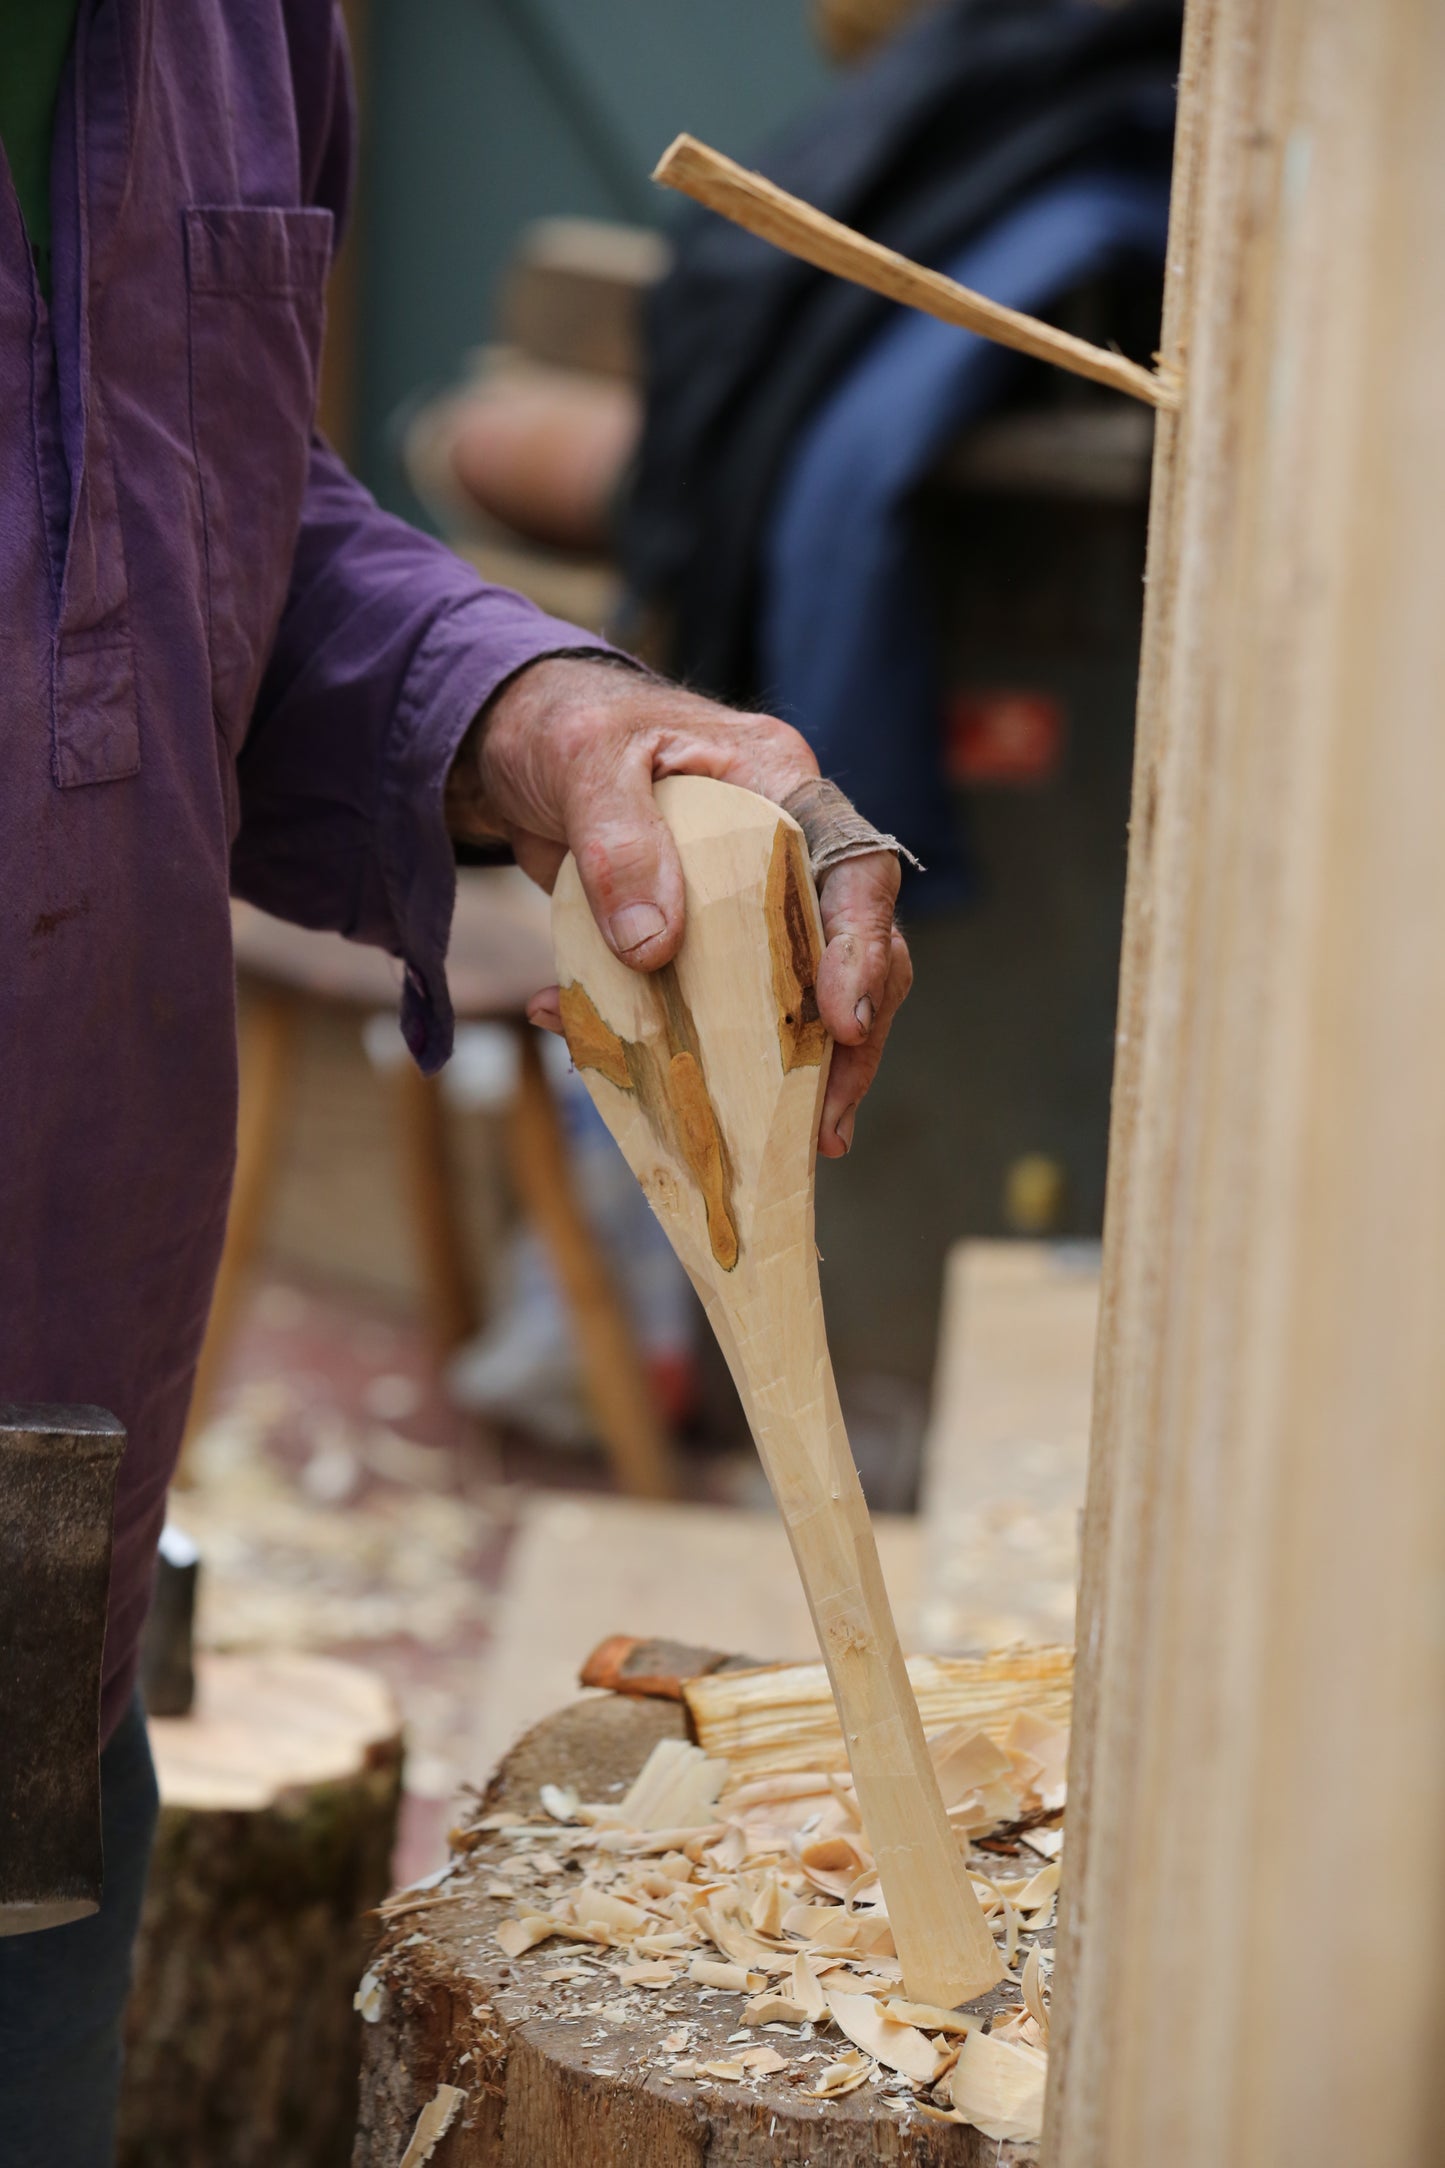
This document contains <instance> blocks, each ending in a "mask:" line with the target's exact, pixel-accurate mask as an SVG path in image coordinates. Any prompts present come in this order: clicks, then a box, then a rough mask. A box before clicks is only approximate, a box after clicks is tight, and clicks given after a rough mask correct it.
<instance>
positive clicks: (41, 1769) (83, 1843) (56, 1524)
mask: <svg viewBox="0 0 1445 2168" xmlns="http://www.w3.org/2000/svg"><path fill="white" fill-rule="evenodd" d="M124 1450H125V1432H124V1430H123V1429H122V1428H121V1426H120V1424H119V1423H118V1422H117V1421H116V1419H115V1417H114V1416H113V1415H108V1414H107V1413H106V1411H105V1409H104V1408H54V1407H12V1406H6V1405H4V1404H0V1935H21V1934H29V1933H33V1932H34V1931H35V1930H36V1929H38V1928H42V1927H60V1926H63V1925H64V1924H65V1923H66V1922H67V1921H69V1920H78V1919H83V1918H84V1917H85V1915H86V1914H87V1913H90V1912H94V1911H95V1910H96V1909H97V1907H98V1906H99V1903H100V1890H101V1870H102V1858H101V1840H100V1670H101V1657H102V1654H103V1652H104V1648H105V1611H106V1599H107V1596H108V1594H109V1589H110V1550H111V1512H112V1502H113V1498H114V1492H115V1477H116V1470H117V1468H118V1467H119V1465H120V1457H121V1454H122V1452H123V1451H124Z"/></svg>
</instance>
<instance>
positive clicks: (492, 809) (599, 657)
mask: <svg viewBox="0 0 1445 2168" xmlns="http://www.w3.org/2000/svg"><path fill="white" fill-rule="evenodd" d="M598 669H601V670H606V671H608V672H614V671H616V670H619V669H621V670H626V671H628V672H630V673H632V674H634V675H640V676H644V677H646V676H649V675H650V672H648V671H646V670H645V669H644V668H643V666H642V664H641V663H637V662H634V661H633V660H632V657H631V656H630V655H623V654H620V653H618V651H617V650H616V649H614V648H562V649H558V650H554V652H553V653H551V654H549V655H539V656H537V657H536V658H535V660H533V661H531V662H526V663H523V665H522V667H521V668H520V670H514V671H513V673H512V675H511V676H510V677H509V678H507V679H506V680H505V681H504V682H503V683H502V684H501V685H499V686H498V687H497V689H496V691H495V692H494V693H493V694H492V696H491V698H490V700H488V701H487V703H486V705H485V707H483V708H481V709H480V710H479V711H478V713H477V714H476V715H475V716H474V717H473V718H472V721H471V724H470V725H469V727H468V729H467V733H466V736H465V737H464V738H463V739H462V742H461V744H460V746H459V747H458V748H457V752H456V755H455V757H454V759H453V761H452V764H451V767H450V768H449V769H448V771H447V780H446V790H445V796H444V817H445V820H446V826H447V833H448V834H449V835H450V836H451V837H452V838H453V840H454V841H456V842H458V843H488V842H494V841H496V840H497V839H498V838H499V837H502V838H504V837H505V836H506V834H507V832H508V831H507V823H506V821H505V820H504V819H503V817H502V815H501V814H500V812H499V811H498V809H497V806H496V804H495V802H494V799H493V795H492V793H491V791H490V790H489V788H488V780H487V766H488V763H487V759H486V748H487V740H488V738H489V737H490V736H491V735H492V734H493V733H494V732H496V731H497V730H498V729H499V728H503V729H504V730H505V731H506V732H507V733H510V732H511V731H512V730H513V729H514V728H515V729H517V730H520V731H522V732H524V733H525V732H526V731H528V730H530V729H531V728H533V727H534V726H535V724H536V723H537V722H538V721H539V720H540V719H541V718H543V717H544V716H545V715H547V714H548V713H549V712H550V711H551V710H552V709H554V708H555V706H556V705H557V703H558V702H559V701H565V700H566V699H567V697H568V695H569V693H570V694H573V695H575V694H576V693H577V691H578V681H579V679H580V680H581V682H582V684H583V685H585V684H586V680H587V677H588V676H590V675H591V674H592V672H593V671H594V670H598Z"/></svg>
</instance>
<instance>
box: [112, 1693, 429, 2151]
mask: <svg viewBox="0 0 1445 2168" xmlns="http://www.w3.org/2000/svg"><path fill="white" fill-rule="evenodd" d="M150 1731H151V1745H152V1749H153V1751H154V1754H155V1758H156V1767H157V1773H158V1776H159V1779H160V1792H161V1820H160V1828H159V1831H158V1834H157V1839H156V1849H155V1856H154V1859H153V1862H152V1866H151V1878H150V1886H149V1890H148V1893H147V1897H146V1906H145V1914H144V1918H143V1921H142V1925H141V1935H140V1943H139V1947H138V1950H137V1955H136V1969H135V1982H134V1986H133V1989H132V1993H131V2000H130V2006H129V2011H128V2015H127V2025H126V2067H125V2081H124V2090H123V2095H122V2101H121V2119H120V2140H119V2149H118V2156H117V2157H118V2163H119V2168H341V2164H342V2163H344V2162H345V2161H347V2160H348V2159H349V2157H350V2149H351V2141H352V2135H353V2132H354V2129H355V2121H356V2083H357V2065H358V2056H359V2038H358V2034H359V2030H360V2028H359V2025H358V2021H357V2019H356V2017H355V2014H354V2012H353V2008H352V1998H353V1996H354V1994H355V1991H356V1983H357V1980H358V1979H359V1977H360V1975H361V1972H362V1970H363V1968H364V1965H365V1962H366V1951H367V1948H368V1945H369V1942H370V1940H371V1930H370V1929H369V1928H368V1927H367V1925H366V1924H365V1921H364V1917H363V1915H364V1914H365V1913H366V1912H367V1911H368V1910H370V1909H371V1908H372V1907H373V1906H375V1905H376V1904H377V1903H379V1902H380V1900H381V1898H382V1897H383V1896H384V1895H385V1893H386V1890H387V1887H388V1883H389V1866H390V1859H391V1851H392V1845H393V1842H394V1839H395V1834H396V1818H397V1810H398V1805H399V1801H400V1792H401V1738H400V1724H399V1719H398V1715H397V1711H396V1706H395V1704H394V1702H393V1700H392V1697H391V1694H390V1692H389V1690H388V1689H387V1688H386V1687H385V1686H384V1685H383V1684H382V1682H381V1681H380V1680H378V1679H376V1678H374V1677H373V1676H372V1675H371V1674H370V1673H369V1672H366V1671H362V1670H359V1669H357V1668H356V1667H355V1666H353V1665H350V1664H342V1663H336V1662H333V1661H330V1660H328V1659H326V1658H322V1657H314V1656H294V1655H287V1654H276V1655H258V1656H225V1655H210V1656H202V1657H200V1658H199V1659H198V1661H197V1696H196V1706H195V1711H194V1713H193V1714H192V1715H190V1716H188V1717H178V1718H173V1719H172V1718H166V1719H160V1718H154V1719H152V1722H151V1727H150Z"/></svg>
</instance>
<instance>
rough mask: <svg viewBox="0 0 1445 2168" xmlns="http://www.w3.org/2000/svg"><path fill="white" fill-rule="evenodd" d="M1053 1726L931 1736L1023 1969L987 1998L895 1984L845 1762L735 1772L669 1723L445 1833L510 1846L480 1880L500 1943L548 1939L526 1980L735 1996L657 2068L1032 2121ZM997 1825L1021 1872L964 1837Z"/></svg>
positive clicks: (1055, 1857) (523, 1949)
mask: <svg viewBox="0 0 1445 2168" xmlns="http://www.w3.org/2000/svg"><path fill="white" fill-rule="evenodd" d="M1067 1745H1068V1734H1067V1731H1066V1730H1064V1729H1063V1728H1062V1727H1060V1726H1057V1725H1052V1724H1049V1723H1047V1722H1046V1721H1044V1720H1043V1719H1041V1718H1040V1717H1038V1716H1036V1715H1034V1714H1033V1713H1032V1712H1028V1711H1025V1712H1021V1713H1020V1714H1019V1716H1018V1717H1017V1718H1016V1719H1015V1720H1014V1722H1013V1724H1012V1725H1011V1726H1010V1728H1009V1730H1008V1732H1007V1733H1006V1734H1005V1735H1004V1737H1003V1739H1002V1740H1001V1741H1000V1742H998V1743H995V1741H993V1740H991V1739H990V1738H989V1737H988V1736H987V1735H986V1734H984V1733H982V1732H977V1731H971V1730H969V1729H967V1728H966V1727H964V1726H955V1727H953V1728H952V1729H950V1730H948V1731H945V1732H943V1733H940V1734H938V1735H937V1736H936V1737H935V1738H934V1739H932V1740H931V1741H930V1751H931V1753H932V1757H933V1760H934V1764H935V1767H936V1768H937V1770H938V1774H939V1780H940V1785H941V1788H942V1791H943V1796H944V1803H945V1806H946V1807H947V1809H948V1812H949V1818H950V1821H951V1822H952V1823H953V1826H954V1827H955V1829H956V1830H957V1831H958V1833H959V1837H960V1842H961V1843H962V1844H963V1846H964V1848H965V1854H966V1858H967V1864H968V1870H969V1873H970V1877H971V1879H972V1882H973V1886H974V1889H975V1891H976V1892H977V1894H978V1897H979V1900H980V1903H981V1904H982V1905H983V1908H984V1911H985V1914H986V1915H987V1916H988V1917H989V1919H990V1921H991V1922H992V1924H993V1926H994V1930H995V1933H996V1935H997V1936H998V1939H999V1941H1000V1945H1001V1949H1002V1954H1003V1956H1004V1959H1005V1962H1006V1964H1007V1966H1008V1968H1009V1975H1010V1979H1011V1980H1016V1984H1017V1991H1018V2001H1017V2003H1015V2004H1011V2005H1008V2006H1006V2007H1004V2008H1002V2009H995V2010H993V2011H991V2012H990V2014H989V2015H988V2016H980V2015H978V2014H977V2013H976V2012H974V2013H971V2012H969V2011H949V2010H942V2009H938V2008H935V2007H933V2006H932V2005H927V2004H920V2003H916V2002H912V2001H910V2000H909V1999H908V1998H907V1997H906V1995H905V1994H904V1990H903V1983H902V1970H901V1967H900V1965H899V1963H898V1958H897V1953H896V1950H895V1948H894V1943H893V1937H892V1932H891V1929H890V1928H889V1925H888V1919H887V1914H886V1911H885V1909H884V1905H883V1898H882V1891H881V1888H880V1886H879V1883H878V1877H877V1872H876V1868H875V1865H874V1862H873V1858H872V1855H871V1853H870V1851H869V1849H868V1842H867V1835H866V1832H865V1831H864V1829H863V1827H862V1823H861V1819H860V1816H859V1813H858V1809H857V1804H856V1800H855V1797H854V1793H853V1787H852V1784H851V1782H850V1781H849V1780H848V1778H847V1777H846V1776H844V1775H839V1774H837V1773H834V1772H831V1771H828V1772H817V1773H808V1772H800V1771H791V1772H788V1773H786V1774H779V1775H777V1776H774V1777H771V1778H770V1777H766V1776H762V1777H753V1778H750V1779H749V1780H747V1781H745V1782H741V1783H732V1782H730V1780H729V1778H730V1773H729V1769H728V1765H727V1763H726V1762H724V1761H720V1760H717V1759H715V1758H711V1757H709V1756H707V1755H706V1754H704V1753H703V1752H702V1751H701V1749H699V1748H697V1747H693V1746H689V1745H687V1744H685V1743H684V1742H681V1741H676V1740H667V1741H663V1742H661V1743H660V1744H659V1745H658V1746H656V1747H655V1748H654V1750H653V1752H652V1754H651V1755H650V1756H649V1759H648V1761H647V1763H646V1765H645V1766H644V1768H643V1769H642V1771H641V1772H640V1774H639V1775H638V1777H637V1779H636V1781H635V1782H634V1783H633V1785H632V1786H631V1788H630V1790H629V1791H628V1792H627V1793H626V1794H625V1796H624V1797H623V1798H622V1799H621V1800H620V1801H618V1802H616V1803H615V1804H589V1803H587V1802H584V1801H582V1800H581V1799H579V1798H578V1796H577V1795H576V1793H575V1792H572V1791H568V1790H562V1789H559V1788H558V1787H556V1786H553V1785H543V1786H542V1788H541V1793H540V1798H539V1809H540V1811H539V1813H538V1814H537V1815H535V1816H524V1815H521V1814H511V1813H509V1814H495V1815H489V1816H485V1817H483V1818H482V1819H481V1820H479V1821H478V1822H476V1823H475V1824H473V1825H471V1826H470V1827H469V1828H465V1829H462V1830H459V1831H457V1832H455V1833H454V1841H455V1842H456V1844H457V1846H458V1849H459V1850H461V1851H463V1852H466V1851H469V1850H471V1849H474V1848H475V1847H476V1846H477V1845H478V1844H480V1843H482V1842H483V1841H484V1840H490V1842H491V1844H497V1843H505V1844H507V1845H509V1846H510V1848H511V1849H510V1856H508V1857H505V1858H502V1859H501V1860H498V1861H494V1862H493V1864H492V1873H493V1879H492V1880H491V1881H489V1882H488V1883H487V1884H486V1892H485V1893H486V1895H487V1896H489V1897H492V1898H495V1899H501V1900H504V1901H510V1902H512V1903H513V1904H514V1910H513V1911H512V1913H511V1914H510V1915H509V1916H508V1917H506V1918H504V1919H503V1920H502V1921H501V1923H500V1924H499V1926H498V1927H497V1929H496V1941H497V1943H498V1944H499V1945H500V1947H501V1949H502V1951H503V1952H504V1954H505V1955H506V1956H507V1957H508V1958H510V1959H512V1960H514V1961H516V1960H520V1959H523V1958H524V1957H525V1958H528V1959H529V1960H530V1959H531V1958H532V1957H533V1956H534V1954H535V1957H536V1958H537V1959H538V1960H541V1959H544V1958H545V1959H546V1962H538V1963H537V1969H536V1972H535V1974H534V1978H535V1979H536V1980H537V1982H538V1984H539V1985H540V1984H543V1983H545V1984H546V1985H547V1986H548V1987H549V1988H551V1987H561V1986H564V1985H571V1984H573V1983H576V1984H577V1986H578V1991H579V1993H586V1992H588V1991H589V1990H590V1989H592V1988H593V1987H594V1986H596V1985H598V1984H600V1983H599V1975H601V1980H602V1981H603V1982H605V1979H606V1978H607V1977H608V1976H609V1975H610V1977H611V1979H612V1980H613V1981H614V1982H615V1989H614V1991H613V1993H614V1999H613V2001H612V2002H609V2001H607V2000H606V1999H603V2000H600V2001H597V2002H595V2003H586V2004H583V2005H581V2008H582V2009H583V2010H584V2011H586V2012H591V2013H593V2014H595V2015H597V2016H598V2017H599V2018H601V2019H603V2020H604V2021H606V2022H611V2023H616V2022H620V2021H625V2019H626V2017H627V2015H628V2014H629V2013H628V2010H627V2005H626V2002H625V2001H623V2000H620V1999H619V1998H618V1997H617V1993H616V1991H617V1990H622V1991H624V1993H625V1994H628V1995H630V1994H631V1993H633V1992H641V1993H644V1994H647V1995H652V1994H657V1995H660V1996H665V1995H666V1994H667V1991H669V1990H678V1989H683V1990H685V1991H686V1992H687V1993H690V1994H692V1995H701V1996H705V1997H706V1998H707V2000H708V2002H711V2001H712V2000H713V1999H714V1997H715V1996H717V1995H719V1994H728V1995H737V1996H739V1997H740V1998H742V2001H741V2007H740V2010H739V2013H738V2023H737V2029H736V2030H735V2031H734V2032H733V2033H732V2034H731V2035H730V2036H729V2037H728V2038H727V2041H726V2052H725V2053H724V2054H722V2055H720V2056H719V2055H710V2056H708V2058H707V2059H706V2060H700V2059H698V2055H697V2049H696V2043H695V2040H694V2037H693V2035H694V2030H695V2027H694V2026H693V2025H692V2024H689V2023H688V2022H686V2021H685V2020H684V2021H682V2022H679V2023H678V2024H677V2025H676V2026H675V2027H674V2028H673V2029H672V2030H671V2031H670V2032H668V2033H667V2034H666V2035H665V2036H663V2038H662V2040H661V2049H662V2053H663V2055H664V2056H665V2057H666V2060H665V2062H660V2063H659V2064H658V2066H657V2067H658V2068H659V2070H660V2071H661V2072H662V2073H663V2074H665V2075H666V2076H667V2077H669V2078H671V2079H677V2080H681V2081H684V2082H686V2081H689V2080H691V2081H696V2082H698V2083H702V2082H705V2081H714V2082H717V2083H721V2084H737V2085H748V2084H751V2083H756V2082H758V2081H761V2080H762V2079H765V2078H773V2079H777V2078H779V2077H782V2078H783V2079H784V2080H785V2082H793V2083H796V2084H797V2085H798V2087H799V2088H800V2091H801V2092H802V2093H803V2094H805V2095H806V2096H807V2097H808V2098H811V2099H814V2100H817V2101H826V2100H829V2099H837V2098H840V2097H842V2096H844V2095H846V2094H848V2093H851V2092H853V2091H856V2090H857V2089H859V2088H860V2087H862V2086H865V2085H868V2086H872V2087H874V2088H877V2089H878V2092H879V2094H880V2097H881V2098H882V2100H883V2102H884V2104H885V2105H887V2106H890V2107H894V2108H901V2109H913V2108H916V2109H918V2110H919V2111H920V2112H921V2113H923V2114H926V2115H931V2116H935V2117H940V2118H942V2119H944V2120H947V2121H953V2122H961V2123H970V2124H972V2125H973V2126H974V2127H975V2128H977V2129H978V2130H980V2131H981V2132H983V2133H984V2134H985V2135H986V2136H988V2137H991V2138H998V2139H1021V2140H1029V2139H1034V2138H1037V2137H1038V2135H1039V2129H1040V2125H1041V2122H1042V2113H1043V2091H1044V2077H1045V2071H1046V2049H1047V2042H1048V2026H1049V2018H1048V1997H1047V1979H1048V1968H1049V1965H1050V1964H1051V1957H1050V1954H1049V1952H1048V1951H1047V1949H1046V1948H1045V1946H1044V1945H1042V1944H1041V1942H1040V1941H1039V1937H1040V1936H1041V1935H1042V1934H1043V1933H1044V1932H1045V1931H1046V1930H1047V1929H1048V1928H1049V1927H1050V1926H1051V1924H1052V1921H1053V1915H1054V1907H1055V1899H1056V1892H1057V1888H1058V1880H1059V1868H1060V1853H1061V1849H1062V1844H1063V1832H1062V1829H1061V1827H1060V1826H1059V1818H1060V1815H1061V1812H1062V1808H1063V1803H1064V1767H1065V1762H1066V1758H1067ZM1002 1832H1010V1833H1011V1834H1009V1835H1008V1836H1004V1837H1002V1839H1001V1834H1000V1833H1002ZM1001 1841H1002V1843H1003V1845H1005V1846H1006V1847H1007V1849H1008V1850H1009V1851H1010V1852H1012V1853H1013V1854H1014V1855H1015V1856H1016V1857H1018V1858H1019V1859H1020V1861H1021V1862H1022V1863H1023V1865H1024V1868H1025V1870H1026V1871H1023V1872H1020V1873H1016V1874H1013V1875H1007V1874H1005V1873H1003V1872H1002V1871H1001V1868H1002V1862H1001V1859H1000V1857H999V1851H998V1849H995V1850H994V1851H992V1852H990V1851H978V1850H970V1849H969V1847H970V1846H972V1845H980V1844H988V1843H992V1844H994V1845H995V1846H996V1847H998V1846H999V1845H1000V1842H1001ZM1026 1854H1028V1855H1031V1857H1026V1856H1025V1855H1026ZM388 1909H389V1908H388ZM397 1909H398V1910H400V1909H402V1906H401V1904H400V1903H399V1904H398V1906H397ZM554 1941H555V1942H561V1943H564V1944H568V1945H571V1949H570V1950H569V1951H568V1952H567V1954H566V1956H565V1957H564V1958H563V1959H562V1961H560V1962H558V1961H556V1960H555V1959H554V1958H553V1957H552V1955H551V1953H548V1952H544V1951H543V1949H542V1947H541V1946H542V1945H544V1944H546V1943H548V1942H554ZM603 1951H606V1952H609V1953H612V1954H611V1955H610V1956H608V1957H603V1956H602V1955H601V1954H600V1953H601V1952H603ZM528 1969H529V1970H530V1969H531V1966H530V1963H529V1967H528ZM667 2007H668V2008H669V2010H670V2011H671V2010H674V2009H676V2007H677V2006H676V2005H674V2004H668V2005H667ZM709 2029H711V2028H709ZM602 2037H603V2036H601V2035H599V2041H600V2039H601V2038H602Z"/></svg>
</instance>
